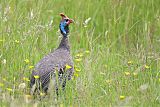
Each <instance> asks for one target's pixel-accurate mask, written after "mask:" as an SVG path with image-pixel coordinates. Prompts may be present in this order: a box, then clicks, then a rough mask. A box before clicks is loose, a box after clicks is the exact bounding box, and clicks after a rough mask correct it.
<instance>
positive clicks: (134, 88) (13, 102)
mask: <svg viewBox="0 0 160 107" xmlns="http://www.w3.org/2000/svg"><path fill="white" fill-rule="evenodd" d="M159 6H160V1H159V0H79V1H78V0H0V106H2V107H6V106H16V107H17V106H20V107H22V106H23V107H25V106H44V107H48V106H49V107H50V106H60V107H68V106H72V107H79V106H80V107H91V106H93V107H94V106H95V107H99V106H100V107H101V106H102V107H104V106H106V107H110V106H111V107H115V106H131V107H132V106H133V107H139V106H140V107H159V106H160V91H159V90H160V61H159V58H160V54H159V52H160V47H159V44H160V30H159V29H160V9H159ZM61 12H63V13H66V14H67V15H68V16H69V17H70V18H73V19H74V20H75V24H72V25H71V26H70V44H71V52H72V56H73V57H74V56H76V55H77V54H79V53H82V54H83V56H82V61H81V62H76V61H75V65H76V66H77V67H79V69H81V71H79V72H76V73H77V74H78V77H76V78H75V79H73V80H71V81H68V83H67V87H66V91H65V92H64V93H63V92H62V93H61V95H60V98H59V99H58V100H56V99H55V94H54V93H50V95H48V96H47V97H46V98H44V99H43V100H41V101H40V100H38V99H31V101H27V100H30V98H28V97H27V96H26V95H28V94H29V91H28V90H29V89H28V86H26V87H25V88H24V89H21V88H19V85H20V84H22V83H25V84H26V85H27V84H28V82H27V81H24V80H23V77H26V78H27V77H29V75H30V74H31V71H32V70H31V69H29V66H34V65H35V64H36V63H37V62H38V61H39V60H40V59H41V58H42V57H43V56H44V55H46V54H47V53H49V52H50V51H51V50H53V49H55V48H56V47H57V46H58V44H59V41H60V38H59V35H60V33H59V32H58V29H59V21H60V19H61V18H60V16H59V13H61ZM89 17H90V18H91V20H90V21H89V22H88V24H87V25H86V26H87V27H85V26H84V24H83V23H84V22H85V20H86V19H88V18H89ZM88 50H89V51H90V52H89V53H86V52H85V51H88ZM25 59H29V61H30V62H29V63H27V64H26V63H25V62H24V60H25ZM74 59H75V57H74ZM5 60H6V63H5ZM129 61H131V63H130V62H129ZM145 65H147V66H149V68H147V67H145ZM127 73H128V74H127ZM134 74H135V75H134ZM8 88H9V89H8ZM10 89H12V90H10ZM120 96H122V97H123V96H124V98H120Z"/></svg>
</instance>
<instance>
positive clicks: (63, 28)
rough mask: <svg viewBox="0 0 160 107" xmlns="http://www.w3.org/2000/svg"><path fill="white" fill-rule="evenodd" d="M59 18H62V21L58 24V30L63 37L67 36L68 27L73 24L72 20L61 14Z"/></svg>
mask: <svg viewBox="0 0 160 107" xmlns="http://www.w3.org/2000/svg"><path fill="white" fill-rule="evenodd" d="M60 16H61V17H62V20H61V22H60V25H59V28H60V31H61V34H62V35H63V36H67V35H68V33H69V25H70V24H71V23H73V22H74V21H73V19H70V18H68V17H67V16H66V15H64V14H63V13H60Z"/></svg>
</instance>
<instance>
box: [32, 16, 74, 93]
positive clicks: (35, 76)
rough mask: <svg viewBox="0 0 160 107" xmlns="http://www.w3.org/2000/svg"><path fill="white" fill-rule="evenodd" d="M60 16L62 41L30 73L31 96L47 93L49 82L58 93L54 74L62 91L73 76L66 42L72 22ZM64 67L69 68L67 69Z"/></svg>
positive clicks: (68, 47) (71, 62)
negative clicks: (36, 93)
mask: <svg viewBox="0 0 160 107" xmlns="http://www.w3.org/2000/svg"><path fill="white" fill-rule="evenodd" d="M60 15H61V17H62V20H61V22H60V25H59V28H60V32H61V34H62V36H63V37H62V40H61V42H60V44H59V47H58V48H57V49H56V50H55V51H53V52H51V53H50V54H48V55H46V56H45V57H44V58H42V59H41V60H40V61H39V62H38V64H37V65H36V66H35V69H34V70H33V71H32V74H31V79H30V87H31V90H30V93H31V94H32V95H33V94H34V93H35V92H38V93H40V92H45V93H47V90H48V88H49V84H50V83H51V81H52V83H53V85H54V87H55V88H56V92H57V93H58V86H57V82H56V81H57V80H56V73H57V74H58V83H60V85H61V86H62V89H64V88H65V85H66V80H67V79H68V80H70V79H71V77H72V75H73V72H74V68H73V60H72V57H71V54H70V46H69V42H68V33H69V25H70V23H72V22H73V20H72V19H70V18H68V17H67V16H66V15H64V14H63V13H61V14H60ZM66 65H67V66H69V67H68V68H67V67H66Z"/></svg>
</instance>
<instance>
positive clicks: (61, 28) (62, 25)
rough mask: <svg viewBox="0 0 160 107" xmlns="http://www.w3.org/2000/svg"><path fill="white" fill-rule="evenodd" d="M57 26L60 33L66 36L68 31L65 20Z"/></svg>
mask: <svg viewBox="0 0 160 107" xmlns="http://www.w3.org/2000/svg"><path fill="white" fill-rule="evenodd" d="M59 27H60V31H61V34H62V35H63V36H64V37H67V35H68V33H69V27H68V25H67V22H66V21H65V20H63V21H61V22H60V26H59Z"/></svg>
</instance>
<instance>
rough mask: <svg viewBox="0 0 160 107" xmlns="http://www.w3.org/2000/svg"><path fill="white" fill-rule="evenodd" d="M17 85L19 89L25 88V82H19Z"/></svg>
mask: <svg viewBox="0 0 160 107" xmlns="http://www.w3.org/2000/svg"><path fill="white" fill-rule="evenodd" d="M18 87H19V89H25V88H26V84H25V83H20V84H19V86H18Z"/></svg>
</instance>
